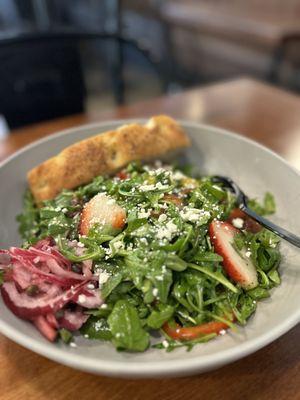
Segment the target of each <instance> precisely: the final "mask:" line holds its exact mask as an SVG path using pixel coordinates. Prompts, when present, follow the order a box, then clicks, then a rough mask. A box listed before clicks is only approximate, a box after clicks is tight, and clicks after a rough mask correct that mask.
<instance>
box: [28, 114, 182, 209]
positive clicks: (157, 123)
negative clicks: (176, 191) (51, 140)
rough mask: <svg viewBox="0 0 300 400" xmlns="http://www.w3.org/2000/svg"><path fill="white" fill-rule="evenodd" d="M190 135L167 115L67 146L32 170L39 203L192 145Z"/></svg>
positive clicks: (33, 184) (32, 179)
mask: <svg viewBox="0 0 300 400" xmlns="http://www.w3.org/2000/svg"><path fill="white" fill-rule="evenodd" d="M189 144H190V141H189V138H188V137H187V135H186V134H185V133H184V131H183V130H182V128H181V127H180V126H179V125H178V123H177V122H176V121H174V120H173V119H172V118H170V117H168V116H166V115H159V116H155V117H152V118H151V119H150V120H149V121H148V122H147V123H146V124H145V125H139V124H129V125H123V126H121V127H120V128H118V129H117V130H115V131H110V132H105V133H103V134H99V135H96V136H92V137H90V138H88V139H85V140H82V141H80V142H77V143H75V144H73V145H71V146H69V147H67V148H65V149H64V150H63V151H62V152H61V153H59V154H58V155H57V156H55V157H52V158H50V159H49V160H47V161H45V162H43V163H42V164H40V165H38V166H37V167H35V168H33V169H32V170H31V171H29V173H28V175H27V179H28V183H29V186H30V189H31V192H32V193H33V196H34V198H35V200H36V202H37V203H40V202H41V201H43V200H49V199H53V198H54V197H55V196H56V195H57V194H58V193H60V192H61V191H62V189H74V188H76V187H77V186H80V185H83V184H86V183H88V182H90V181H91V180H92V179H93V178H94V177H96V176H97V175H106V174H112V173H115V172H116V171H118V170H119V169H121V168H123V167H124V166H126V165H127V164H128V163H129V162H131V161H135V160H149V159H152V158H156V157H160V156H163V155H165V154H166V153H168V152H170V151H174V150H176V149H178V148H181V147H187V146H189Z"/></svg>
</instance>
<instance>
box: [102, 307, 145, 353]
mask: <svg viewBox="0 0 300 400" xmlns="http://www.w3.org/2000/svg"><path fill="white" fill-rule="evenodd" d="M107 321H108V324H109V327H110V330H111V333H112V335H113V339H112V340H113V342H114V344H115V346H116V348H117V349H118V350H131V351H144V350H146V348H147V347H148V346H149V334H148V333H147V332H146V331H145V330H144V329H143V328H142V324H141V321H140V319H139V317H138V313H137V311H136V309H135V308H134V307H133V306H132V305H130V303H129V302H128V301H126V300H119V301H117V303H116V304H115V306H114V308H113V310H112V313H111V314H110V316H109V317H108V319H107Z"/></svg>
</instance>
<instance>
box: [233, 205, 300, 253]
mask: <svg viewBox="0 0 300 400" xmlns="http://www.w3.org/2000/svg"><path fill="white" fill-rule="evenodd" d="M240 209H241V210H243V211H244V213H245V214H247V215H249V217H251V218H253V219H254V220H255V221H256V222H258V223H259V224H261V225H262V226H264V227H265V228H267V229H269V230H270V231H272V232H274V233H276V235H278V236H280V237H281V238H282V239H285V240H287V241H288V242H289V243H291V244H293V245H294V246H296V247H299V248H300V237H299V236H297V235H295V234H294V233H291V232H289V231H287V230H286V229H284V228H281V227H280V226H278V225H276V224H274V223H273V222H271V221H269V220H268V219H266V218H264V217H261V216H260V215H258V214H256V213H255V212H254V211H252V210H251V209H250V208H248V207H247V206H245V205H243V204H241V206H240Z"/></svg>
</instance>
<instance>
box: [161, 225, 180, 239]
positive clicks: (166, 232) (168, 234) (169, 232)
mask: <svg viewBox="0 0 300 400" xmlns="http://www.w3.org/2000/svg"><path fill="white" fill-rule="evenodd" d="M177 231H178V228H177V226H176V225H175V224H174V223H173V222H172V221H169V222H167V223H166V225H165V226H162V227H160V228H159V229H158V231H157V238H158V239H167V240H171V239H172V237H173V235H174V234H175V233H176V232H177Z"/></svg>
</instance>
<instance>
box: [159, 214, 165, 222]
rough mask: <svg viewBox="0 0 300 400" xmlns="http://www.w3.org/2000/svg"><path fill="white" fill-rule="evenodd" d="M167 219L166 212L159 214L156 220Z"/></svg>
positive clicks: (163, 220) (162, 220)
mask: <svg viewBox="0 0 300 400" xmlns="http://www.w3.org/2000/svg"><path fill="white" fill-rule="evenodd" d="M166 219H167V216H166V214H160V216H159V217H158V222H165V221H166Z"/></svg>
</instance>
